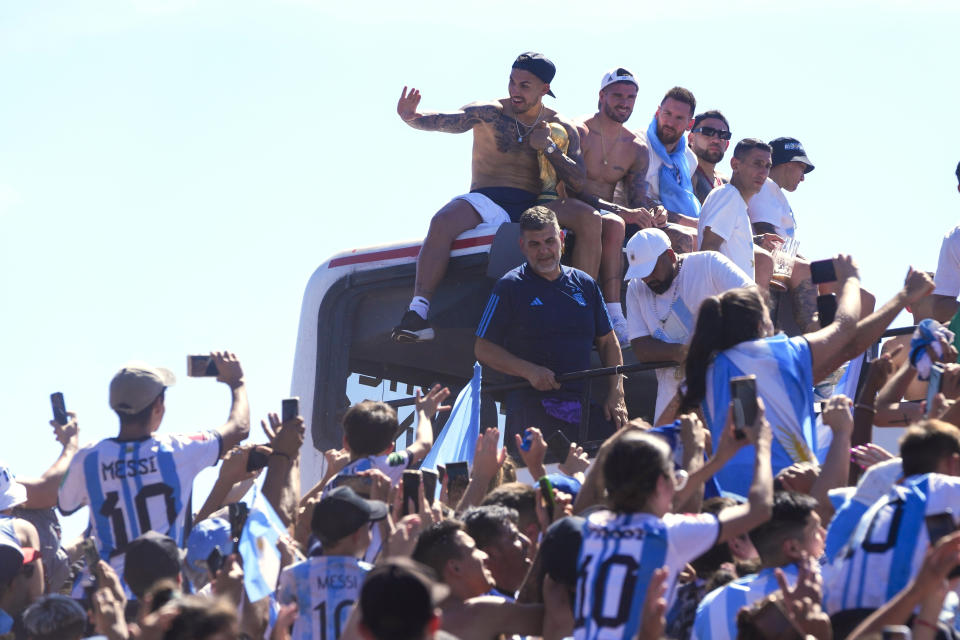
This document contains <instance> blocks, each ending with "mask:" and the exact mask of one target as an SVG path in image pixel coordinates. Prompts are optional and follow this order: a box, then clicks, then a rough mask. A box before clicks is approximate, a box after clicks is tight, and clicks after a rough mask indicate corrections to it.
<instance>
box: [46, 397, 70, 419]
mask: <svg viewBox="0 0 960 640" xmlns="http://www.w3.org/2000/svg"><path fill="white" fill-rule="evenodd" d="M50 407H51V408H52V409H53V421H54V422H56V423H57V424H67V421H68V418H67V405H66V404H64V401H63V394H62V393H60V392H59V391H57V392H56V393H51V394H50Z"/></svg>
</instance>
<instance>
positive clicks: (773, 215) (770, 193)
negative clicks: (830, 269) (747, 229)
mask: <svg viewBox="0 0 960 640" xmlns="http://www.w3.org/2000/svg"><path fill="white" fill-rule="evenodd" d="M747 214H749V216H750V222H751V223H757V222H766V223H768V224H772V225H773V227H774V229H776V231H777V235H778V236H780V237H781V238H794V237H796V236H795V233H796V228H797V221H796V218H794V217H793V209H791V208H790V203H789V202H787V196H786V195H784V193H783V189H781V188H780V185H778V184H777V183H776V182H774V181H773V180H771V179H770V178H767V181H766V182H764V183H763V188H762V189H760V191H759V192H758V193H757V194H756V195H755V196H753V197H752V198H750V202H749V203H747Z"/></svg>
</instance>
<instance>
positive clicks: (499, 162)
mask: <svg viewBox="0 0 960 640" xmlns="http://www.w3.org/2000/svg"><path fill="white" fill-rule="evenodd" d="M555 74H556V67H555V66H554V64H553V63H552V62H551V61H550V60H548V59H547V58H545V57H544V56H543V55H542V54H539V53H533V52H527V53H523V54H520V56H518V57H517V59H516V60H515V61H514V63H513V68H512V69H511V72H510V80H509V83H508V85H507V89H508V92H509V97H507V98H501V99H499V100H492V101H487V102H474V103H472V104H469V105H467V106H465V107H463V108H462V109H460V110H459V111H454V112H452V113H421V112H420V111H418V110H417V107H418V106H419V104H420V92H419V91H418V90H417V89H413V88H411V89H410V90H409V91H408V90H407V88H406V87H404V89H403V92H402V93H401V95H400V100H399V101H398V102H397V113H398V114H399V115H400V118H401V119H402V120H403V121H404V122H406V123H407V124H408V125H410V126H411V127H413V128H414V129H420V130H422V131H443V132H446V133H465V132H467V131H472V132H473V163H472V169H473V175H472V178H471V184H470V192H469V193H466V194H463V195H460V196H457V197H456V198H454V199H453V200H451V201H450V202H449V203H447V204H446V205H445V206H444V207H443V208H442V209H440V211H438V212H437V213H436V214H435V215H434V216H433V219H432V220H431V221H430V228H429V230H428V231H427V237H426V238H425V239H424V241H423V246H422V247H421V249H420V255H419V257H418V258H417V278H416V283H415V285H414V292H413V293H414V295H413V299H412V300H411V302H410V305H409V308H408V310H407V312H406V313H405V314H404V316H403V318H402V319H401V321H400V324H399V325H398V326H397V327H395V328H394V330H393V334H392V337H393V339H394V340H396V341H397V342H421V341H425V340H432V339H433V337H434V332H433V328H432V327H431V326H430V323H429V322H427V314H428V311H429V309H430V299H431V298H432V297H433V294H434V292H435V291H436V288H437V285H439V284H440V280H441V279H442V278H443V275H444V272H445V271H446V269H447V263H448V262H449V259H450V247H451V245H452V244H453V241H454V239H456V237H457V236H459V235H460V234H461V233H463V232H464V231H467V230H469V229H473V228H474V227H476V226H478V225H480V224H489V225H493V226H494V228H495V227H498V226H500V225H501V224H503V223H505V222H510V221H514V222H516V221H517V220H519V218H520V214H522V213H523V212H524V211H526V210H527V209H529V208H530V207H531V206H533V205H534V204H536V202H537V200H538V199H539V196H540V193H541V191H542V189H543V183H542V181H541V178H540V175H541V174H540V159H541V158H544V159H546V161H547V162H548V163H549V164H550V166H551V167H552V168H553V170H554V172H555V174H556V180H557V182H560V183H563V185H564V186H565V187H566V188H567V189H569V190H570V191H573V192H577V191H579V190H580V189H581V188H582V187H583V180H584V177H585V175H586V171H585V169H584V164H583V156H582V154H581V150H580V135H579V133H578V132H577V129H576V127H575V126H574V125H573V123H572V122H571V121H569V120H567V119H566V118H563V117H561V116H559V115H558V114H557V112H556V111H554V110H553V109H550V108H548V107H546V106H545V105H544V104H543V101H542V98H543V96H545V95H549V96H553V92H552V91H551V90H550V82H551V81H552V80H553V77H554V75H555ZM550 125H560V126H561V127H562V128H563V131H564V133H566V138H567V140H566V143H567V148H566V151H564V150H563V149H562V148H561V146H559V145H558V144H557V143H556V142H555V141H554V140H553V139H552V138H551V126H550ZM547 206H548V207H549V208H550V209H551V210H553V211H554V212H555V213H556V215H557V218H558V219H559V220H560V223H561V224H562V225H563V226H565V227H568V228H570V229H572V230H573V231H574V232H575V233H576V235H577V243H576V247H575V248H574V250H573V263H574V265H575V266H576V267H578V268H580V269H582V270H583V271H586V272H587V273H588V274H590V275H591V276H593V277H596V276H597V274H598V270H599V265H600V225H601V222H600V216H599V215H598V214H597V212H596V210H595V209H594V208H593V207H591V206H589V205H587V204H584V203H583V202H581V201H579V200H576V199H573V198H566V197H559V198H556V199H554V200H551V201H550V202H549V204H548V205H547Z"/></svg>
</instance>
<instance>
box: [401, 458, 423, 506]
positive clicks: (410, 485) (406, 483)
mask: <svg viewBox="0 0 960 640" xmlns="http://www.w3.org/2000/svg"><path fill="white" fill-rule="evenodd" d="M419 492H420V472H419V471H412V470H410V469H408V470H406V471H404V472H403V515H407V514H410V513H419V512H420V496H419Z"/></svg>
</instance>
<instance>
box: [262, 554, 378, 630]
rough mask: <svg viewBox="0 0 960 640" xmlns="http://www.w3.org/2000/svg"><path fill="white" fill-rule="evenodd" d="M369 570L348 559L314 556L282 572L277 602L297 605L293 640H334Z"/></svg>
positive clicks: (363, 565) (357, 598)
mask: <svg viewBox="0 0 960 640" xmlns="http://www.w3.org/2000/svg"><path fill="white" fill-rule="evenodd" d="M371 568H372V567H371V566H370V565H369V564H367V563H366V562H362V561H360V560H357V559H356V558H351V557H348V556H313V557H311V558H307V559H306V560H304V561H303V562H298V563H297V564H294V565H291V566H289V567H287V568H286V569H284V570H283V573H281V574H280V583H279V586H278V587H277V599H278V601H279V602H280V603H281V604H289V603H291V602H294V601H296V603H297V607H298V610H299V613H298V615H297V620H296V622H294V624H293V636H292V640H337V639H338V638H339V637H340V634H341V633H342V632H343V629H344V627H345V626H346V625H347V618H348V617H349V616H350V610H351V609H352V608H353V605H354V604H355V603H356V602H357V601H358V600H359V598H360V587H361V585H363V579H364V577H365V576H366V575H367V572H368V571H370V569H371Z"/></svg>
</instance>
